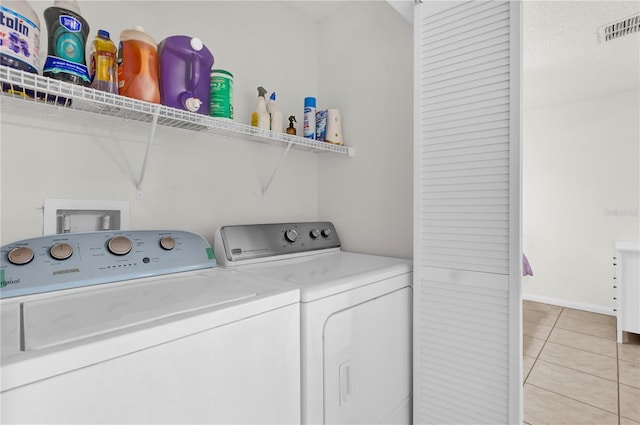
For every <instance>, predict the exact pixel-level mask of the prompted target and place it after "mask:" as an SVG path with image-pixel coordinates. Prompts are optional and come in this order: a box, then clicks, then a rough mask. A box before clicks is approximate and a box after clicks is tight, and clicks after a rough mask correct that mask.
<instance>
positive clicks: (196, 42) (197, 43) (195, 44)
mask: <svg viewBox="0 0 640 425" xmlns="http://www.w3.org/2000/svg"><path fill="white" fill-rule="evenodd" d="M189 44H190V45H191V48H192V49H193V50H195V51H196V52H199V51H200V50H202V48H203V47H204V44H203V43H202V40H200V39H199V38H195V37H194V38H192V39H191V41H189Z"/></svg>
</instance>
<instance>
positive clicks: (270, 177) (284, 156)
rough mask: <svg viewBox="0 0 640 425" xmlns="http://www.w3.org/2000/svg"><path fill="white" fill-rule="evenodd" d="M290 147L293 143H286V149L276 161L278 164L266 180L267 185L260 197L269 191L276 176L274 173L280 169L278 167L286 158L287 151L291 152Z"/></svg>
mask: <svg viewBox="0 0 640 425" xmlns="http://www.w3.org/2000/svg"><path fill="white" fill-rule="evenodd" d="M292 145H293V143H291V142H289V143H287V147H286V149H285V150H284V152H283V153H282V156H281V157H280V159H279V160H278V163H277V164H276V168H275V169H274V170H273V172H272V173H271V175H270V176H269V180H267V184H266V185H265V186H264V187H263V188H262V196H264V195H266V194H267V191H268V190H269V186H271V182H272V181H273V178H274V177H275V176H276V173H277V172H278V170H279V169H280V165H282V161H284V159H285V158H286V157H287V154H288V153H289V150H291V146H292Z"/></svg>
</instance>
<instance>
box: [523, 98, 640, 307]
mask: <svg viewBox="0 0 640 425" xmlns="http://www.w3.org/2000/svg"><path fill="white" fill-rule="evenodd" d="M639 105H640V93H639V91H638V90H633V91H627V92H623V93H616V94H611V95H609V96H602V97H596V98H591V99H588V100H583V101H579V102H573V103H566V104H561V105H555V106H548V107H543V108H538V109H528V110H526V111H525V113H524V115H523V158H524V159H523V189H524V190H523V249H524V252H525V254H526V255H527V257H528V259H529V261H530V262H531V266H532V268H533V273H534V276H533V277H526V278H524V280H523V282H524V283H523V292H524V296H525V297H529V298H532V297H533V298H536V297H542V298H543V299H545V298H547V299H549V300H558V301H560V303H562V302H564V303H565V304H569V305H575V306H582V307H584V308H586V309H592V310H602V311H607V310H608V311H609V312H610V311H612V308H613V306H614V301H613V299H612V297H613V289H612V285H613V279H612V278H613V276H614V268H613V265H612V257H613V256H614V255H615V250H614V244H615V241H616V240H638V239H639V238H640V225H639V223H640V219H639V208H640V206H639V205H640V198H639V196H640V195H639V194H640V171H639V170H640V167H639V164H640V150H639V145H640V118H639V117H640V107H639Z"/></svg>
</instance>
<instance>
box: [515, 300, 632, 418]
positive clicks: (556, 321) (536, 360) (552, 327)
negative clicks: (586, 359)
mask: <svg viewBox="0 0 640 425" xmlns="http://www.w3.org/2000/svg"><path fill="white" fill-rule="evenodd" d="M563 311H564V307H561V309H560V312H559V313H558V317H556V320H555V321H554V322H553V326H551V330H550V331H549V333H548V334H547V336H546V337H545V339H544V343H543V344H542V347H540V351H538V354H537V355H536V359H535V360H534V361H533V364H532V365H531V367H530V368H529V373H527V376H526V378H525V379H523V380H522V385H523V386H524V384H525V383H527V379H529V375H531V372H533V368H535V367H536V364H537V363H538V359H539V358H540V354H542V350H544V347H545V346H546V345H547V341H549V336H550V335H551V333H552V332H553V329H554V328H555V327H556V323H558V320H560V315H561V314H562V312H563ZM618 425H620V424H618Z"/></svg>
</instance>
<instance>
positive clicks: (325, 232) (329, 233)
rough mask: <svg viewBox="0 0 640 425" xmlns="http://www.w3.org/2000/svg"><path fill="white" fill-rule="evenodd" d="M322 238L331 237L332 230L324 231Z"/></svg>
mask: <svg viewBox="0 0 640 425" xmlns="http://www.w3.org/2000/svg"><path fill="white" fill-rule="evenodd" d="M322 236H323V237H325V238H328V237H329V236H331V229H322Z"/></svg>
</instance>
